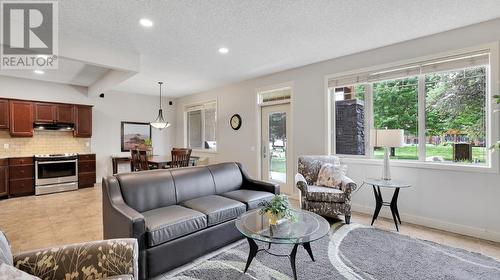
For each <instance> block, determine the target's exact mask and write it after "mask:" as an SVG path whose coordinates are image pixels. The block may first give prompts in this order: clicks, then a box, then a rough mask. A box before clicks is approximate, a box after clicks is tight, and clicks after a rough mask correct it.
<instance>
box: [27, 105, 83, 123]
mask: <svg viewBox="0 0 500 280" xmlns="http://www.w3.org/2000/svg"><path fill="white" fill-rule="evenodd" d="M34 106H35V122H37V123H67V124H73V123H75V114H74V105H72V104H51V103H35V105H34Z"/></svg>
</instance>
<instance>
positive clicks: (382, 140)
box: [375, 129, 405, 180]
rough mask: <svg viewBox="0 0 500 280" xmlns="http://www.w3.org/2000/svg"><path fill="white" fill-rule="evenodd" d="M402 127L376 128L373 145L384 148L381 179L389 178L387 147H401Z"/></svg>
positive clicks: (402, 141)
mask: <svg viewBox="0 0 500 280" xmlns="http://www.w3.org/2000/svg"><path fill="white" fill-rule="evenodd" d="M404 134H405V133H404V130H403V129H377V130H376V135H375V147H383V148H384V170H383V172H382V179H383V180H391V168H390V165H389V148H396V147H402V146H403V145H404Z"/></svg>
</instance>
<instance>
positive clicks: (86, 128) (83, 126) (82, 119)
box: [74, 105, 92, 138]
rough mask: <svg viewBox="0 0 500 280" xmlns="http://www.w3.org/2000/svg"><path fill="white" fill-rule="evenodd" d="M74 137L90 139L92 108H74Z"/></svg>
mask: <svg viewBox="0 0 500 280" xmlns="http://www.w3.org/2000/svg"><path fill="white" fill-rule="evenodd" d="M74 136H75V137H84V138H90V137H92V106H84V105H76V106H75V132H74Z"/></svg>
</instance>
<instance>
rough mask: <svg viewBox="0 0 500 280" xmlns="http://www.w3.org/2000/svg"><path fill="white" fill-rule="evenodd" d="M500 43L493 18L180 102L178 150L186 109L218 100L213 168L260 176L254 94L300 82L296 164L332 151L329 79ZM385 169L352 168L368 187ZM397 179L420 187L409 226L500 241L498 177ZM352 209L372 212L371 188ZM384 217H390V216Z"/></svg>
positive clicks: (408, 175)
mask: <svg viewBox="0 0 500 280" xmlns="http://www.w3.org/2000/svg"><path fill="white" fill-rule="evenodd" d="M330 39H334V38H330ZM499 40H500V20H494V21H490V22H486V23H482V24H478V25H474V26H470V27H466V28H462V29H458V30H453V31H448V32H445V33H440V34H437V35H433V36H429V37H425V38H421V39H417V40H413V41H408V42H404V43H400V44H396V45H392V46H388V47H384V48H379V49H375V50H371V51H367V52H363V53H359V54H355V55H350V56H345V57H341V58H337V59H332V60H328V61H324V62H320V63H316V64H312V65H308V66H304V67H300V68H296V69H292V70H288V71H284V72H280V73H275V74H272V75H267V76H263V77H259V78H256V79H252V80H248V81H243V82H240V83H237V84H233V85H229V86H225V87H222V88H217V89H214V90H210V91H207V92H203V93H198V94H194V95H191V96H188V97H184V98H180V99H178V100H177V102H176V115H177V117H176V144H177V145H182V144H183V135H184V131H183V108H184V106H185V105H186V104H190V103H195V102H198V101H201V100H209V99H217V100H218V139H217V140H218V143H217V146H218V153H217V154H215V155H212V157H211V158H212V160H213V162H214V161H215V162H221V161H234V160H236V161H240V162H242V163H243V164H244V165H245V166H246V167H247V168H248V169H249V171H250V172H251V174H252V175H253V176H258V175H259V172H258V154H257V152H256V151H255V150H254V149H255V147H257V143H258V142H257V136H256V133H257V121H256V120H257V119H258V115H257V112H258V111H257V110H256V96H255V90H256V89H257V88H261V87H266V86H269V85H273V84H280V83H285V82H293V84H294V95H293V105H292V107H293V120H294V121H293V131H294V132H293V137H294V138H293V141H294V145H293V150H294V153H293V160H294V165H295V166H296V165H297V164H296V161H297V157H298V156H299V155H307V154H324V153H325V152H326V140H325V139H326V135H325V134H326V131H325V129H324V128H325V122H326V117H327V113H326V110H325V105H324V100H325V92H324V91H325V89H324V77H325V75H329V74H335V73H341V72H345V71H350V70H356V69H360V68H365V67H371V66H377V65H382V64H387V63H391V62H398V61H402V60H407V59H412V58H417V57H422V56H427V55H433V54H436V53H441V52H447V51H449V50H456V49H461V48H466V47H472V46H476V45H480V44H485V43H491V42H498V41H499ZM497 44H498V43H497ZM493 63H497V64H498V63H499V62H498V61H494V62H493ZM499 78H500V77H493V83H498V81H499ZM233 113H238V114H240V115H241V116H242V119H243V125H242V127H241V129H240V130H239V131H233V130H232V129H231V128H230V127H229V117H230V116H231V115H232V114H233ZM495 117H496V118H498V116H495ZM497 156H498V155H497ZM380 168H381V167H380V165H373V164H371V163H356V164H354V163H352V164H350V165H349V176H350V177H352V178H353V179H354V180H355V181H356V182H358V183H361V182H362V179H363V178H365V177H369V176H372V177H373V176H375V177H377V176H379V173H380ZM392 173H393V177H394V178H395V179H397V178H399V179H404V180H406V181H409V182H410V183H411V184H412V185H413V187H412V188H411V189H408V190H403V191H402V192H401V195H400V213H401V214H402V218H403V220H405V221H410V222H415V223H420V224H423V225H428V226H432V227H436V228H442V229H445V230H450V231H455V232H459V233H464V234H470V235H474V236H479V237H483V238H487V239H492V240H497V241H500V203H499V202H498V200H499V198H500V175H499V174H483V173H476V172H463V171H462V172H456V171H444V170H431V169H420V168H413V167H393V170H392ZM386 196H387V195H386ZM353 204H354V208H355V209H357V210H359V211H366V212H370V213H371V211H372V210H373V207H374V199H373V192H372V190H371V189H368V188H363V189H362V190H361V191H360V192H358V193H356V194H355V195H354V197H353ZM382 215H385V216H388V217H389V215H388V213H387V212H386V211H385V210H384V212H383V213H382Z"/></svg>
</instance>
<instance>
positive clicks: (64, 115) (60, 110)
mask: <svg viewBox="0 0 500 280" xmlns="http://www.w3.org/2000/svg"><path fill="white" fill-rule="evenodd" d="M55 107H56V122H59V123H75V106H74V105H71V104H57V105H55Z"/></svg>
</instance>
